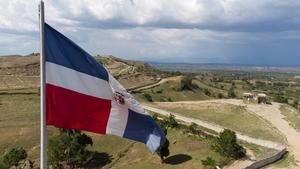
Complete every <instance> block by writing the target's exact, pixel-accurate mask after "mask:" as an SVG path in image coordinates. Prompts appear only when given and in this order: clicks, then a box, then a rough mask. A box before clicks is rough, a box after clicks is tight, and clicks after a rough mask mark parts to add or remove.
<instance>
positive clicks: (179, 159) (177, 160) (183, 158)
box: [164, 154, 192, 165]
mask: <svg viewBox="0 0 300 169" xmlns="http://www.w3.org/2000/svg"><path fill="white" fill-rule="evenodd" d="M191 159H192V157H191V156H189V155H186V154H176V155H173V156H170V157H168V158H166V159H165V160H164V162H165V163H166V164H171V165H177V164H181V163H184V162H187V161H189V160H191Z"/></svg>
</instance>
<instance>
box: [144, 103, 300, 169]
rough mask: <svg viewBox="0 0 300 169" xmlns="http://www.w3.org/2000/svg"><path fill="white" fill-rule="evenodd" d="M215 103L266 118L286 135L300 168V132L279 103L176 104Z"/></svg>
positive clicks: (288, 147) (240, 137)
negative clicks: (238, 107)
mask: <svg viewBox="0 0 300 169" xmlns="http://www.w3.org/2000/svg"><path fill="white" fill-rule="evenodd" d="M214 102H220V103H229V104H234V105H240V106H246V108H247V110H249V111H251V112H252V113H255V114H257V115H259V116H260V117H262V118H264V119H265V120H267V121H269V122H270V123H271V124H272V125H273V126H275V127H276V128H277V129H278V130H279V131H280V132H282V133H283V134H284V136H285V137H286V139H287V150H288V151H289V152H290V154H291V155H292V156H294V158H295V160H296V163H297V165H298V166H300V132H298V131H297V130H296V129H294V128H293V127H292V126H290V125H289V123H288V121H286V120H285V119H284V116H283V115H282V114H281V111H280V110H279V107H280V104H279V103H273V105H263V104H262V105H257V104H245V103H243V101H242V100H236V99H222V100H206V101H181V102H176V103H187V104H196V103H202V104H203V103H210V104H211V103H214ZM170 103H174V102H170ZM176 103H175V104H176ZM145 109H147V110H148V109H149V107H147V106H146V107H145ZM150 109H151V107H150ZM152 110H153V109H152ZM155 112H156V111H155ZM158 113H162V112H161V111H160V112H158ZM168 113H170V112H168ZM162 114H165V115H166V112H163V113H162ZM176 117H178V119H180V118H181V117H180V115H176ZM186 118H187V117H184V118H182V119H180V120H183V121H186ZM188 119H189V120H188V122H195V120H197V119H193V118H188ZM197 121H198V120H197ZM201 124H202V122H201V123H200V124H199V125H201ZM202 125H203V124H202ZM211 125H212V124H209V125H206V126H204V127H207V128H210V126H211ZM216 127H217V128H216ZM218 128H219V130H220V126H215V125H213V127H211V128H210V129H212V130H214V129H218ZM216 131H217V130H216ZM237 137H238V138H239V139H240V140H245V141H247V142H251V143H254V144H258V145H262V144H263V143H264V140H259V139H253V138H243V135H242V136H241V135H240V133H237ZM263 146H265V147H270V146H271V147H272V146H274V144H273V143H268V145H263ZM271 147H270V148H271ZM298 166H297V167H296V166H291V167H289V168H300V167H298Z"/></svg>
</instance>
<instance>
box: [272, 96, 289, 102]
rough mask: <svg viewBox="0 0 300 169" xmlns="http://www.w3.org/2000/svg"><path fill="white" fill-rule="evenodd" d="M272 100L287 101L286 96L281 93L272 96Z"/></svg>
mask: <svg viewBox="0 0 300 169" xmlns="http://www.w3.org/2000/svg"><path fill="white" fill-rule="evenodd" d="M274 101H275V102H279V103H286V104H287V103H288V102H289V100H288V98H286V97H285V96H282V95H276V96H275V97H274Z"/></svg>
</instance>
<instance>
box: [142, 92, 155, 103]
mask: <svg viewBox="0 0 300 169" xmlns="http://www.w3.org/2000/svg"><path fill="white" fill-rule="evenodd" d="M143 96H144V97H145V98H146V100H147V101H148V102H153V99H152V96H151V95H150V94H148V93H145V94H144V95H143Z"/></svg>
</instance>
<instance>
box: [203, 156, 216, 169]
mask: <svg viewBox="0 0 300 169" xmlns="http://www.w3.org/2000/svg"><path fill="white" fill-rule="evenodd" d="M201 163H202V165H203V166H205V167H209V168H214V167H215V166H216V160H214V159H213V158H211V157H206V159H205V160H201Z"/></svg>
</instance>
